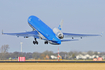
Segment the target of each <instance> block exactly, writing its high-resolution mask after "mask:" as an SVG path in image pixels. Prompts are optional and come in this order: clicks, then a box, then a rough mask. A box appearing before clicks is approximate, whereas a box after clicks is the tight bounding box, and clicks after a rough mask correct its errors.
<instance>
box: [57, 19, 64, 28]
mask: <svg viewBox="0 0 105 70" xmlns="http://www.w3.org/2000/svg"><path fill="white" fill-rule="evenodd" d="M62 25H63V20H61V23H60V25H59V27H58V29H59V30H61V29H62Z"/></svg>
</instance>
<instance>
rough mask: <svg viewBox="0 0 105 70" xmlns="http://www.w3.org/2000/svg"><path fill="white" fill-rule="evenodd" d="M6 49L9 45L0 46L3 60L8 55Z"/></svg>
mask: <svg viewBox="0 0 105 70" xmlns="http://www.w3.org/2000/svg"><path fill="white" fill-rule="evenodd" d="M8 49H9V45H3V46H2V47H1V48H0V51H1V59H3V60H5V59H7V57H8Z"/></svg>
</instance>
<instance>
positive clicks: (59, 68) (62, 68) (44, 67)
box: [0, 63, 105, 70]
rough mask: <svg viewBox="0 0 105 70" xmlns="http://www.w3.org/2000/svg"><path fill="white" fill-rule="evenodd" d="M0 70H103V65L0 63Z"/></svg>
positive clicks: (104, 67) (104, 69) (104, 65)
mask: <svg viewBox="0 0 105 70" xmlns="http://www.w3.org/2000/svg"><path fill="white" fill-rule="evenodd" d="M0 70H105V63H0Z"/></svg>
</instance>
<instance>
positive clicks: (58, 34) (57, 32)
mask: <svg viewBox="0 0 105 70" xmlns="http://www.w3.org/2000/svg"><path fill="white" fill-rule="evenodd" d="M53 32H54V33H55V34H56V36H58V38H59V39H63V38H64V35H63V33H62V32H61V30H59V29H58V28H54V29H53Z"/></svg>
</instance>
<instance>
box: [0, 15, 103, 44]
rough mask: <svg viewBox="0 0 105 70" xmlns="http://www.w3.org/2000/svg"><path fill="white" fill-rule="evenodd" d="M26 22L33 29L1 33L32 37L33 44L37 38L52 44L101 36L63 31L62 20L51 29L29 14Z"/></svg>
mask: <svg viewBox="0 0 105 70" xmlns="http://www.w3.org/2000/svg"><path fill="white" fill-rule="evenodd" d="M28 24H29V26H30V27H31V28H32V29H33V30H32V31H28V32H22V33H4V32H3V31H2V34H4V35H14V36H17V37H20V36H22V37H24V38H29V37H34V39H35V40H34V41H33V44H34V45H35V44H37V45H38V41H37V39H41V40H44V41H45V42H44V44H48V43H50V44H52V45H60V44H61V42H67V41H78V39H74V37H80V38H81V39H82V38H83V37H88V36H101V35H99V34H74V33H63V32H62V31H61V30H62V25H63V21H61V23H60V25H59V27H58V28H54V29H51V28H50V27H49V26H48V25H46V24H45V23H44V22H43V21H41V19H39V18H38V17H36V16H34V15H31V16H29V18H28ZM64 38H71V39H64Z"/></svg>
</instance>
